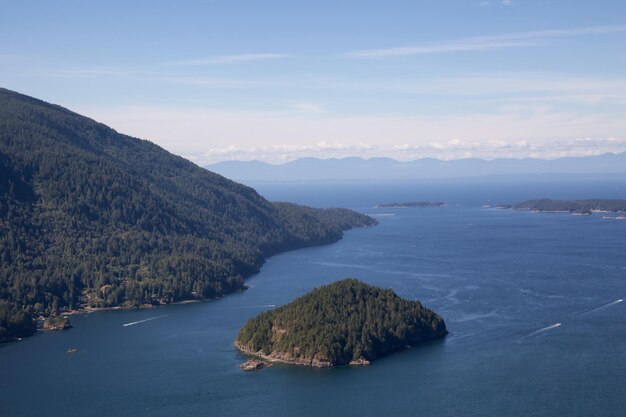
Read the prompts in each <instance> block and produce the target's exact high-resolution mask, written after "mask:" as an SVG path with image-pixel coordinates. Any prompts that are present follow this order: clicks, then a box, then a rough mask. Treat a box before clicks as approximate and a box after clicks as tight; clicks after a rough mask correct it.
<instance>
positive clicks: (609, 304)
mask: <svg viewBox="0 0 626 417" xmlns="http://www.w3.org/2000/svg"><path fill="white" fill-rule="evenodd" d="M622 302H624V300H623V299H621V298H620V299H619V300H615V301H612V302H610V303H608V304H605V305H603V306H600V307H598V308H594V309H593V310H589V311H587V312H585V313H582V314H581V316H584V315H586V314H591V313H595V312H596V311H600V310H604V309H605V308H607V307H611V306H614V305H615V304H619V303H622Z"/></svg>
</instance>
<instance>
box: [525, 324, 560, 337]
mask: <svg viewBox="0 0 626 417" xmlns="http://www.w3.org/2000/svg"><path fill="white" fill-rule="evenodd" d="M561 325H562V324H561V323H554V324H553V325H551V326H548V327H544V328H543V329H539V330H537V331H535V332H532V333H530V334H528V335H526V336H524V337H522V339H526V338H527V337H531V336H534V335H537V334H539V333H543V332H547V331H548V330H552V329H556V328H557V327H561ZM520 340H521V339H520Z"/></svg>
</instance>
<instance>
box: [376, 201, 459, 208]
mask: <svg viewBox="0 0 626 417" xmlns="http://www.w3.org/2000/svg"><path fill="white" fill-rule="evenodd" d="M446 205H447V204H446V203H444V202H443V201H412V202H409V203H387V204H379V205H377V206H375V208H424V207H444V206H446Z"/></svg>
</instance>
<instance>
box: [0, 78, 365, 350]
mask: <svg viewBox="0 0 626 417" xmlns="http://www.w3.org/2000/svg"><path fill="white" fill-rule="evenodd" d="M374 224H376V221H375V220H374V219H372V218H370V217H367V216H364V215H361V214H358V213H355V212H353V211H350V210H345V209H329V210H321V209H312V208H307V207H302V206H298V205H295V204H289V203H270V202H268V201H267V200H265V199H264V198H262V197H261V196H260V195H258V194H257V193H256V192H255V191H254V190H253V189H252V188H249V187H246V186H244V185H241V184H237V183H235V182H233V181H230V180H228V179H226V178H224V177H222V176H220V175H217V174H214V173H212V172H209V171H207V170H205V169H203V168H200V167H198V166H196V165H194V164H193V163H191V162H189V161H187V160H185V159H184V158H181V157H178V156H174V155H172V154H170V153H168V152H167V151H165V150H163V149H162V148H160V147H158V146H157V145H155V144H153V143H151V142H149V141H145V140H140V139H136V138H133V137H129V136H126V135H122V134H119V133H117V132H115V131H114V130H113V129H110V128H108V127H107V126H105V125H103V124H101V123H97V122H95V121H93V120H91V119H89V118H86V117H83V116H80V115H78V114H76V113H73V112H71V111H69V110H67V109H64V108H62V107H59V106H56V105H51V104H48V103H45V102H43V101H40V100H37V99H34V98H31V97H27V96H24V95H21V94H18V93H15V92H12V91H9V90H6V89H0V301H1V302H0V340H1V339H3V338H8V337H15V336H21V335H26V334H29V333H32V330H33V328H32V326H31V323H32V317H33V316H35V315H40V314H42V315H50V314H56V313H59V312H61V311H64V310H69V309H76V308H79V307H85V306H90V307H112V306H141V305H143V304H160V303H169V302H175V301H181V300H189V299H206V298H213V297H218V296H222V295H224V294H227V293H229V292H232V291H236V290H239V289H242V288H243V287H244V285H243V278H244V277H246V276H249V275H250V274H252V273H254V272H256V271H258V269H259V267H260V266H261V265H262V263H263V260H264V259H265V257H267V256H269V255H272V254H274V253H277V252H280V251H284V250H287V249H293V248H298V247H303V246H309V245H316V244H324V243H330V242H333V241H336V240H338V239H340V238H341V236H342V230H346V229H349V228H351V227H355V226H370V225H374ZM16 329H17V330H16Z"/></svg>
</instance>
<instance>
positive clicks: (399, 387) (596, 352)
mask: <svg viewBox="0 0 626 417" xmlns="http://www.w3.org/2000/svg"><path fill="white" fill-rule="evenodd" d="M319 187H321V186H319ZM619 187H621V186H615V187H613V186H611V187H608V188H607V189H605V190H603V194H602V195H599V196H601V197H611V196H613V195H612V194H611V193H613V194H619V193H621V192H622V191H623V188H619ZM594 189H596V190H597V189H598V188H594ZM316 190H317V191H316V193H317V195H316V196H315V198H316V199H317V200H316V201H318V204H317V205H344V206H346V205H347V206H351V207H357V208H360V209H361V210H362V211H363V212H366V213H370V214H393V216H382V217H379V220H380V225H379V226H377V227H374V228H369V229H360V230H354V231H351V232H349V233H347V234H346V235H345V238H344V239H343V240H341V241H340V242H338V243H336V244H333V245H329V246H324V247H318V248H309V249H304V250H298V251H293V252H289V253H286V254H282V255H279V256H275V257H273V258H271V259H269V260H268V262H267V263H266V264H265V265H264V267H263V269H262V271H261V273H260V274H258V275H256V276H254V277H252V278H251V279H250V280H249V281H248V283H249V284H250V285H251V288H250V289H249V290H248V291H245V292H243V293H239V294H233V295H230V296H227V297H225V298H223V299H221V300H217V301H211V302H205V303H197V304H190V305H176V306H168V307H162V308H158V309H154V310H151V311H109V312H102V313H96V314H89V315H84V316H78V317H74V318H73V319H72V322H73V324H74V328H73V329H71V330H70V331H65V332H58V333H45V334H39V335H37V336H35V337H32V338H28V339H25V340H23V341H21V342H18V343H11V344H5V345H3V346H0V415H1V416H3V417H4V416H7V417H9V416H15V417H17V416H68V417H69V416H172V415H181V416H187V415H202V416H243V415H245V416H349V415H360V416H380V415H382V414H383V413H385V414H387V415H394V416H420V415H424V416H459V415H465V416H623V415H625V413H626V332H625V331H624V329H626V303H619V302H617V303H616V301H617V300H619V299H622V298H626V255H625V254H626V239H624V237H625V236H626V221H616V220H612V221H611V220H604V219H602V218H601V216H599V215H594V216H590V217H576V216H570V215H564V214H532V213H524V212H512V211H503V210H496V209H483V208H480V207H479V204H478V203H483V202H485V201H486V200H489V199H491V198H492V197H491V196H490V195H488V194H481V195H477V194H476V193H474V194H472V195H471V198H465V199H464V198H463V197H459V195H460V194H455V195H448V196H447V197H448V198H442V199H445V200H446V201H450V202H451V203H452V204H451V205H450V206H449V207H446V208H440V209H404V210H402V209H396V210H390V209H387V210H380V209H371V208H366V207H371V206H372V205H373V204H376V203H382V202H388V198H394V199H393V200H392V201H394V200H395V199H396V198H397V199H400V200H417V199H421V198H419V197H421V196H422V195H426V198H424V199H430V198H431V197H437V195H435V194H433V193H431V194H428V193H422V194H420V195H419V196H416V195H406V194H407V190H406V189H402V188H399V189H397V190H396V191H397V193H396V194H393V193H392V192H391V191H390V190H389V188H388V187H382V188H376V187H374V188H370V190H369V191H370V194H369V197H368V198H369V199H368V198H365V197H364V196H363V193H362V192H361V193H358V192H356V191H354V196H355V197H354V199H353V201H352V203H353V204H339V203H345V202H348V203H349V201H347V200H348V199H349V197H350V194H349V193H347V194H346V193H345V192H344V193H337V192H336V190H333V189H330V188H329V189H326V191H327V192H326V193H325V192H324V190H323V189H322V188H319V189H318V188H316ZM559 190H560V192H563V190H562V188H559ZM361 191H362V190H361ZM505 191H506V192H505ZM261 192H262V193H264V194H265V195H268V196H269V197H271V198H278V199H287V198H286V197H289V195H290V192H289V190H288V189H285V188H271V187H269V186H268V187H266V188H263V187H261ZM507 192H511V193H512V192H513V191H511V190H508V191H507V190H504V191H502V193H501V194H498V195H494V198H506V197H507V196H508V194H506V193H507ZM518 192H519V193H522V194H523V193H524V192H528V193H529V194H530V193H531V192H532V190H527V189H523V190H518ZM459 193H460V192H459ZM311 194H312V193H311V192H309V193H305V192H302V193H301V194H297V193H295V192H293V193H292V194H291V195H292V197H293V198H291V200H292V201H293V200H296V201H301V202H309V203H310V201H308V200H309V199H311V198H313V197H312V196H311ZM357 196H358V198H357ZM403 196H404V197H405V198H402V197H403ZM455 196H456V197H455ZM595 196H598V195H597V194H596V195H592V196H591V197H595ZM442 197H446V196H445V195H442ZM510 201H511V200H504V201H503V202H510ZM498 202H502V201H498ZM335 203H336V204H335ZM457 204H458V206H457ZM348 276H350V277H357V278H360V279H362V280H364V281H366V282H368V283H370V284H374V285H380V286H383V287H390V288H393V289H394V290H395V291H396V292H397V293H398V294H399V295H401V296H403V297H407V298H413V299H415V298H417V299H420V300H421V301H422V302H423V303H424V304H425V305H426V306H428V307H431V308H433V309H435V310H436V311H437V312H439V313H441V314H442V315H443V316H444V318H445V320H446V323H447V325H448V328H449V330H450V331H451V334H450V336H448V337H447V338H446V339H445V340H443V341H439V342H435V343H432V344H429V345H425V346H422V347H419V348H416V349H412V350H407V351H404V352H400V353H398V354H395V355H391V356H389V357H387V358H384V359H382V360H379V361H377V362H375V363H374V364H372V365H371V366H368V367H361V368H350V367H340V368H335V369H307V368H299V367H292V366H284V365H278V366H274V367H273V368H270V369H267V370H263V371H261V372H257V373H244V372H242V371H240V370H239V368H238V365H239V363H241V362H242V360H243V358H242V357H241V356H240V355H239V354H238V353H237V352H236V351H235V349H234V348H233V346H232V341H233V339H234V337H235V335H236V333H237V331H238V329H239V328H240V327H241V326H242V325H243V324H244V323H245V321H246V320H247V319H248V318H250V317H252V316H254V315H256V314H258V313H260V312H262V311H265V310H268V309H270V308H272V306H275V305H281V304H284V303H287V302H289V301H291V300H292V299H293V298H295V297H297V296H299V295H301V294H303V293H304V292H306V291H308V290H310V289H312V288H314V287H316V286H319V285H321V284H325V283H329V282H332V281H334V280H336V279H340V278H343V277H348ZM148 319H152V320H149V321H144V320H148ZM557 323H561V325H560V326H558V327H557V326H555V325H556V324H557ZM125 324H130V325H127V326H124V325H125ZM70 347H74V348H77V349H79V351H78V352H77V353H75V354H73V355H68V354H66V353H65V351H66V350H67V349H68V348H70Z"/></svg>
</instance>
